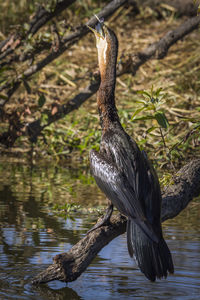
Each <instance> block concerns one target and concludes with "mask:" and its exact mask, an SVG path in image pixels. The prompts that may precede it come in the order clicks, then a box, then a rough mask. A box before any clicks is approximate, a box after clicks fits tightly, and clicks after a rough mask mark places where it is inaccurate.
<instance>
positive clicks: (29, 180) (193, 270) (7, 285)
mask: <svg viewBox="0 0 200 300" xmlns="http://www.w3.org/2000/svg"><path fill="white" fill-rule="evenodd" d="M0 169H1V170H2V172H1V176H0V222H1V226H0V240H1V243H0V299H119V298H121V299H132V298H145V299H169V298H170V299H178V298H180V299H182V298H184V299H199V294H200V274H199V273H200V222H199V213H200V205H199V202H198V201H194V202H193V203H192V204H191V205H190V208H188V209H187V210H186V211H184V212H183V213H182V214H181V216H178V217H177V218H175V219H173V220H170V221H168V222H166V223H165V224H164V231H165V238H166V239H167V242H168V245H169V247H170V249H171V251H172V255H173V258H174V264H175V268H176V273H175V275H174V276H170V277H168V278H167V280H163V281H157V282H156V283H151V282H148V281H147V280H146V279H145V278H144V276H143V275H142V274H141V273H140V271H138V269H137V268H136V266H135V264H134V262H133V261H132V260H131V259H130V258H129V256H128V253H127V247H126V237H125V235H123V236H120V237H118V238H116V239H115V240H114V241H112V242H111V243H110V244H109V245H108V246H107V247H105V248H104V249H102V251H101V252H100V253H99V255H98V256H97V257H96V258H95V260H94V261H93V263H92V264H91V265H90V266H89V268H88V269H87V271H86V272H85V273H84V274H83V275H82V276H81V277H80V278H78V280H76V281H75V282H72V283H69V284H68V285H67V286H66V284H64V283H61V282H58V281H55V282H52V283H49V284H48V285H41V286H39V287H33V286H31V285H30V279H31V278H32V277H33V276H34V275H36V274H38V273H39V272H40V271H41V270H42V269H45V268H46V267H47V266H48V265H49V264H51V263H52V258H53V256H54V255H56V254H58V253H61V252H64V251H67V250H68V249H70V248H71V246H72V245H73V244H75V243H76V242H77V241H78V240H79V239H80V238H81V237H82V236H83V235H84V234H85V232H86V231H87V230H88V228H90V227H91V221H92V220H93V219H94V216H93V215H92V216H89V215H79V214H77V213H74V214H73V218H65V217H58V216H57V215H56V214H54V212H53V211H52V210H51V209H49V207H50V205H51V203H52V201H58V202H59V201H61V202H63V201H73V202H77V203H78V201H79V200H80V199H81V200H82V201H83V202H84V201H85V203H86V204H88V203H93V204H95V205H96V203H100V201H101V194H100V193H99V192H98V191H97V190H96V191H95V185H93V184H92V182H91V181H90V175H87V174H86V173H85V179H83V178H82V179H80V174H81V176H83V173H84V172H85V171H84V170H82V173H81V172H80V170H79V171H75V170H70V169H67V170H65V171H64V170H63V169H61V171H60V170H59V169H58V168H56V171H55V167H51V166H50V167H49V168H48V169H46V168H39V169H35V170H34V169H33V170H32V171H31V172H30V169H29V168H28V166H21V165H15V164H12V165H9V164H6V165H5V164H4V165H3V164H2V165H1V166H0ZM50 170H52V172H53V174H51V172H50ZM45 172H46V173H45ZM70 172H71V176H70ZM45 178H46V181H45ZM66 179H67V180H68V181H69V186H70V188H71V187H72V186H73V188H72V189H70V188H69V186H67V185H66ZM74 181H75V182H76V184H77V190H78V192H77V193H75V192H74V191H75V190H76V188H75V185H74ZM59 182H60V185H59ZM50 185H51V187H50ZM49 187H50V189H49ZM49 191H51V193H50V192H49ZM66 191H68V193H67V196H66V198H65V197H64V194H65V192H66ZM80 195H81V196H80ZM59 197H60V198H59ZM84 199H85V200H84ZM83 202H82V203H83Z"/></svg>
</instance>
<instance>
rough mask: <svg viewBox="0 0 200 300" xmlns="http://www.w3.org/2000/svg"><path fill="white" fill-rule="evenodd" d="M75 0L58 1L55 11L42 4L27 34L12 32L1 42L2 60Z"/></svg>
mask: <svg viewBox="0 0 200 300" xmlns="http://www.w3.org/2000/svg"><path fill="white" fill-rule="evenodd" d="M75 1H76V0H63V1H59V2H57V4H56V6H55V8H54V10H53V11H47V10H46V9H45V8H44V7H43V6H40V7H39V8H38V10H37V12H36V13H35V15H34V17H33V18H32V20H31V21H30V23H29V30H28V31H27V32H26V34H24V35H22V36H20V35H19V34H18V33H16V34H12V35H11V36H10V37H8V38H7V39H6V40H5V41H2V42H1V43H0V53H1V54H0V60H2V59H4V58H5V57H6V56H8V55H10V54H12V53H13V52H14V50H15V49H16V48H18V47H19V46H20V45H21V42H22V41H23V40H25V39H26V38H27V37H28V35H29V34H32V35H34V34H35V33H36V32H37V31H38V30H39V29H40V28H41V27H42V26H44V25H45V24H46V23H47V22H48V21H50V20H51V19H53V18H54V17H56V16H57V15H58V14H60V13H61V12H62V11H63V10H65V9H66V8H67V7H68V6H70V5H71V4H72V3H74V2H75ZM16 41H17V43H16Z"/></svg>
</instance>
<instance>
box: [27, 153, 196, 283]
mask: <svg viewBox="0 0 200 300" xmlns="http://www.w3.org/2000/svg"><path fill="white" fill-rule="evenodd" d="M199 194H200V159H198V160H193V161H191V162H190V163H188V164H187V165H185V166H184V167H183V168H181V169H180V170H179V172H178V173H177V174H176V176H175V180H174V184H173V185H171V186H169V187H168V188H167V190H166V191H165V193H164V195H163V203H162V221H165V220H167V219H170V218H174V217H175V216H177V215H178V214H179V213H180V212H181V211H182V210H183V209H184V208H185V207H186V206H187V204H188V203H189V202H190V201H191V200H192V199H193V198H194V197H196V196H198V195H199ZM125 231H126V218H125V217H123V216H121V215H118V216H114V217H113V218H112V220H111V223H110V224H109V225H107V226H103V227H101V228H98V229H96V230H94V231H92V232H90V233H89V234H87V235H86V236H85V237H84V238H83V239H81V240H80V241H79V242H78V243H77V244H76V245H74V246H73V247H72V248H71V249H70V250H69V251H68V252H67V253H62V254H58V255H56V256H55V257H54V258H53V265H50V266H49V267H48V268H47V269H46V270H44V271H43V272H41V273H40V274H39V275H37V276H36V277H35V278H34V279H33V280H32V283H33V284H39V283H46V282H49V281H52V280H61V281H64V282H70V281H74V280H76V279H77V278H78V277H79V276H80V275H81V274H82V273H83V272H84V271H85V270H86V268H87V267H88V265H89V264H90V263H91V262H92V260H93V259H94V257H95V256H96V255H97V254H98V252H99V251H100V250H101V249H102V248H103V247H105V246H106V245H107V244H108V243H109V242H110V241H111V240H113V239H114V238H115V237H117V236H119V235H121V234H122V233H124V232H125Z"/></svg>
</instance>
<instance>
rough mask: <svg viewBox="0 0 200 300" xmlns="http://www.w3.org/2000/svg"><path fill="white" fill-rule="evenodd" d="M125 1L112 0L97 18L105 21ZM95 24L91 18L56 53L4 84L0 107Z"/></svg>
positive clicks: (65, 40)
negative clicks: (5, 95) (5, 94)
mask: <svg viewBox="0 0 200 300" xmlns="http://www.w3.org/2000/svg"><path fill="white" fill-rule="evenodd" d="M126 2H127V0H113V1H111V2H110V3H109V4H107V5H106V6H105V7H104V8H103V9H102V10H101V12H99V14H98V17H99V18H101V17H103V18H104V19H107V18H108V17H109V16H110V15H112V14H113V13H114V12H115V11H116V10H117V9H118V8H119V7H120V6H122V5H124V4H125V3H126ZM96 23H97V19H96V18H95V17H94V16H93V17H92V18H91V19H90V20H89V21H88V22H87V23H86V25H84V26H81V27H80V28H78V29H77V30H76V31H75V32H73V33H71V34H69V35H68V36H67V37H64V38H63V39H62V41H61V43H60V47H59V49H58V51H57V52H51V53H50V54H49V55H48V56H46V57H45V58H44V59H42V60H41V61H39V62H38V63H36V64H35V65H32V66H31V67H29V68H28V69H27V70H26V71H25V72H24V73H23V74H20V75H19V76H17V78H16V80H15V81H14V82H12V83H8V84H7V83H6V84H5V85H3V86H2V87H1V88H0V91H2V90H4V89H9V90H8V92H7V99H6V100H3V101H1V102H0V107H3V106H4V105H5V104H6V103H7V102H8V100H9V99H10V97H11V96H12V95H13V93H14V92H15V91H16V90H17V89H18V87H19V86H20V84H21V82H22V80H27V79H28V78H29V77H31V76H32V75H33V74H35V73H37V72H38V71H40V70H41V69H42V68H44V67H45V66H46V65H47V64H49V63H51V62H52V61H53V60H54V59H56V58H57V57H59V56H60V55H61V54H62V53H63V52H64V51H65V50H66V49H68V48H69V47H71V46H72V45H73V44H74V43H76V42H77V41H78V40H79V39H80V38H81V37H83V36H84V35H86V34H87V33H88V32H89V29H88V28H87V25H89V26H94V25H95V24H96Z"/></svg>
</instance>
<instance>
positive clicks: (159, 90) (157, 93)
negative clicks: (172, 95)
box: [154, 88, 162, 97]
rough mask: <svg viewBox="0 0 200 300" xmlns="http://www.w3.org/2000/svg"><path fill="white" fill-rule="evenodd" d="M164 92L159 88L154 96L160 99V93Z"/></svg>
mask: <svg viewBox="0 0 200 300" xmlns="http://www.w3.org/2000/svg"><path fill="white" fill-rule="evenodd" d="M161 91H162V88H159V89H157V90H156V91H155V93H154V96H155V97H158V96H159V95H160V92H161Z"/></svg>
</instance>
